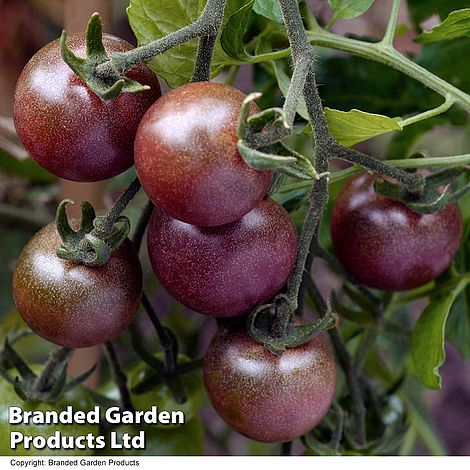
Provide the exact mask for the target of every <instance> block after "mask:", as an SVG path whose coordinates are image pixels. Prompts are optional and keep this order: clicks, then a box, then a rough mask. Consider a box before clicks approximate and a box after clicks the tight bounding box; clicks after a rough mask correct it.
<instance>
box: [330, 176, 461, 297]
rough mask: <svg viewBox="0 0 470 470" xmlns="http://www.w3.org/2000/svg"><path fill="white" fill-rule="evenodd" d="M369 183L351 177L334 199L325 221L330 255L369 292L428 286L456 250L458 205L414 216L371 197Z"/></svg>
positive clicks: (397, 205) (387, 200) (400, 205)
mask: <svg viewBox="0 0 470 470" xmlns="http://www.w3.org/2000/svg"><path fill="white" fill-rule="evenodd" d="M375 178H376V177H375V176H373V175H368V174H363V175H359V176H356V177H354V178H352V179H351V180H350V181H349V182H348V183H347V184H346V185H345V186H344V188H343V189H342V191H341V192H340V194H339V196H338V198H337V199H336V201H335V203H334V206H333V212H332V217H331V236H332V240H333V247H334V250H335V253H336V256H337V257H338V259H339V261H341V263H342V264H343V265H344V266H345V267H346V269H347V270H348V271H349V272H350V273H351V274H353V276H354V277H355V278H356V279H357V280H358V281H359V282H361V283H363V284H365V285H366V286H369V287H372V288H375V289H381V290H384V291H403V290H408V289H414V288H415V287H419V286H421V285H423V284H426V283H427V282H429V281H432V280H433V279H435V278H436V277H437V276H438V275H439V274H441V273H442V272H443V271H444V270H445V269H446V268H447V267H448V266H449V265H450V263H451V261H452V259H453V257H454V255H455V253H456V252H457V250H458V248H459V245H460V239H461V237H462V217H461V215H460V211H459V208H458V206H457V205H456V204H449V205H448V206H447V207H446V208H445V209H443V210H442V211H440V212H436V213H432V214H418V213H416V212H413V211H412V210H410V209H408V208H407V207H406V206H405V205H404V204H403V203H401V202H399V201H396V200H393V199H390V198H386V197H383V196H381V195H380V194H377V193H376V192H375V190H374V180H375Z"/></svg>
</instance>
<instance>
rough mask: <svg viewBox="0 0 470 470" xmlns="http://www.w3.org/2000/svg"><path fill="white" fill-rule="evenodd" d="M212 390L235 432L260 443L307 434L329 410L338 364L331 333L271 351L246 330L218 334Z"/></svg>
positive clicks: (210, 358)
mask: <svg viewBox="0 0 470 470" xmlns="http://www.w3.org/2000/svg"><path fill="white" fill-rule="evenodd" d="M203 374H204V383H205V386H206V391H207V394H208V396H209V398H210V400H211V402H212V405H213V406H214V408H215V409H216V411H217V413H218V414H219V415H220V416H221V417H222V419H223V420H224V421H225V422H226V423H227V424H228V425H229V426H230V427H231V428H233V429H234V430H235V431H237V432H239V433H240V434H243V435H244V436H246V437H249V438H250V439H254V440H257V441H261V442H285V441H290V440H292V439H295V438H297V437H300V436H302V435H303V434H305V433H306V432H308V431H309V430H310V429H312V428H313V427H314V426H316V425H317V424H318V423H319V422H320V421H321V420H322V419H323V417H324V416H325V415H326V413H327V412H328V410H329V408H330V406H331V404H332V401H333V396H334V393H335V387H336V366H335V361H334V356H333V353H332V352H331V349H330V346H329V343H328V341H327V337H326V335H324V334H321V335H319V336H315V337H314V338H312V339H311V340H310V341H308V342H307V343H305V344H303V345H301V346H298V347H296V348H292V349H287V350H286V351H285V352H284V353H283V354H282V355H281V356H277V355H274V354H272V353H271V352H269V351H268V350H267V349H266V348H265V347H264V346H263V345H262V344H260V343H257V342H256V341H255V340H254V339H253V338H251V337H250V336H249V334H248V333H247V332H246V331H244V330H243V329H241V328H233V327H232V328H225V329H223V330H221V331H219V333H217V334H216V335H215V336H214V338H213V339H212V342H211V343H210V345H209V348H208V351H207V353H206V355H205V357H204V367H203Z"/></svg>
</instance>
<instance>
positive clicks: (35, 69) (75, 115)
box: [13, 34, 161, 181]
mask: <svg viewBox="0 0 470 470" xmlns="http://www.w3.org/2000/svg"><path fill="white" fill-rule="evenodd" d="M103 43H104V46H105V48H106V50H107V52H108V53H113V52H124V51H128V50H130V49H132V45H131V44H129V43H128V42H127V41H124V40H123V39H120V38H117V37H115V36H110V35H108V34H105V35H104V36H103ZM67 44H68V46H69V48H70V49H71V50H72V52H74V53H75V54H77V55H78V56H81V57H83V56H84V55H85V35H84V34H75V35H72V36H70V37H69V38H68V39H67ZM126 75H127V76H128V77H129V78H131V79H134V80H137V81H139V82H140V83H142V84H145V85H149V86H150V90H146V91H143V92H139V93H123V94H121V95H119V96H118V97H117V98H116V99H114V100H111V101H105V100H102V99H101V98H100V97H99V96H97V95H96V94H95V93H93V92H92V91H91V90H90V89H89V88H88V87H87V86H86V85H85V83H84V82H83V81H82V80H81V79H80V78H79V77H78V76H77V75H75V73H74V72H73V71H72V69H71V68H70V67H69V66H68V65H67V64H66V63H65V62H64V61H63V60H62V57H61V55H60V48H59V41H58V40H56V41H53V42H51V43H49V44H47V45H46V46H44V47H43V48H42V49H41V50H39V51H38V52H37V53H36V54H35V55H34V56H33V57H32V58H31V60H30V61H29V62H28V64H27V65H26V67H25V68H24V70H23V72H22V73H21V76H20V78H19V79H18V82H17V84H16V90H15V96H14V101H13V118H14V122H15V127H16V130H17V132H18V137H19V138H20V140H21V142H22V144H23V145H24V147H25V148H26V150H27V151H28V152H29V153H30V155H31V157H32V158H34V160H36V161H37V162H38V163H39V164H40V165H41V166H42V167H44V168H45V169H46V170H48V171H50V172H51V173H53V174H54V175H57V176H60V177H62V178H65V179H69V180H74V181H98V180H103V179H106V178H110V177H112V176H115V175H118V174H119V173H122V172H123V171H125V170H127V169H128V168H130V167H131V166H132V165H133V163H134V153H133V148H134V147H133V146H134V138H135V133H136V131H137V126H138V125H139V122H140V120H141V119H142V116H143V115H144V113H145V112H146V111H147V109H148V108H149V107H150V105H151V104H152V103H153V102H154V101H155V100H156V99H157V98H159V97H160V95H161V92H160V86H159V84H158V80H157V77H156V76H155V75H154V74H153V72H151V71H150V69H148V68H147V67H145V66H144V65H138V66H136V67H134V68H133V69H132V70H130V71H129V72H128V73H127V74H126Z"/></svg>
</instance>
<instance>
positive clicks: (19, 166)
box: [0, 148, 57, 183]
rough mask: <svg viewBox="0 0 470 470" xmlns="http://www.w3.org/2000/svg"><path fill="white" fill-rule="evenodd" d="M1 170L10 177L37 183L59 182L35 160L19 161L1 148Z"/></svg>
mask: <svg viewBox="0 0 470 470" xmlns="http://www.w3.org/2000/svg"><path fill="white" fill-rule="evenodd" d="M0 170H2V171H4V172H5V173H8V174H10V175H16V176H22V177H24V178H27V179H28V180H29V181H33V182H36V183H52V182H54V181H56V180H57V178H56V177H55V176H54V175H51V174H50V173H49V172H47V171H46V170H44V168H42V167H40V166H39V165H38V164H37V163H36V162H35V161H34V160H33V159H31V158H26V159H25V160H18V159H17V158H15V157H14V156H13V155H10V154H9V153H8V152H6V151H5V150H3V149H1V148H0Z"/></svg>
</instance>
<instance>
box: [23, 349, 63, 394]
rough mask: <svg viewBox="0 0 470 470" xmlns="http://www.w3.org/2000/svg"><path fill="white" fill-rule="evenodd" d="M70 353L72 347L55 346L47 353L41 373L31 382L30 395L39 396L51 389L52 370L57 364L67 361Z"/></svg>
mask: <svg viewBox="0 0 470 470" xmlns="http://www.w3.org/2000/svg"><path fill="white" fill-rule="evenodd" d="M71 355H72V349H70V348H56V349H54V350H53V351H52V352H51V353H50V354H49V357H48V359H47V361H46V364H45V365H44V368H43V370H42V372H41V374H40V375H39V376H38V377H37V378H36V380H35V382H34V384H33V387H32V390H31V391H32V396H36V397H40V396H41V395H43V394H44V393H47V392H48V391H50V390H51V388H52V387H53V385H54V384H52V383H51V380H52V377H53V374H54V372H55V371H56V369H57V367H58V366H59V364H61V363H63V362H65V361H68V359H69V358H70V356H71Z"/></svg>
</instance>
